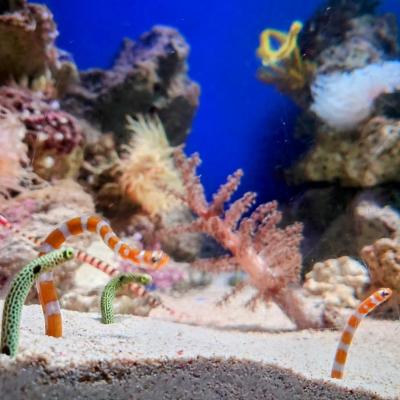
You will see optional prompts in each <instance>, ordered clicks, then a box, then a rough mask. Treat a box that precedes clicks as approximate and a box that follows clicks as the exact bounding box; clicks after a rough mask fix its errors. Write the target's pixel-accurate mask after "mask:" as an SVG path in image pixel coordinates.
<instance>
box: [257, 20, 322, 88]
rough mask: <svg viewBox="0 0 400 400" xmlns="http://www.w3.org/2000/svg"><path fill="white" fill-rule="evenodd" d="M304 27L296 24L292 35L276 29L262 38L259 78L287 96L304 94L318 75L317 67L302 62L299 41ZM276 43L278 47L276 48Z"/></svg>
mask: <svg viewBox="0 0 400 400" xmlns="http://www.w3.org/2000/svg"><path fill="white" fill-rule="evenodd" d="M302 27H303V24H302V23H301V22H300V21H294V22H293V23H292V25H291V27H290V29H289V32H288V33H285V32H282V31H278V30H276V29H266V30H264V31H263V32H262V33H261V35H260V46H259V48H258V49H257V55H258V57H260V58H261V61H262V65H263V66H262V67H261V68H260V69H259V71H258V77H259V78H260V79H261V80H262V81H264V82H267V83H274V84H276V85H277V86H278V88H279V89H280V90H282V91H283V92H285V91H287V92H289V93H290V92H297V91H300V90H302V89H303V88H304V87H305V86H306V85H307V83H308V82H309V80H310V79H311V76H312V74H313V71H314V67H313V64H311V63H310V62H307V61H304V60H303V59H302V56H301V53H300V49H299V46H298V43H297V37H298V35H299V33H300V31H301V29H302ZM274 42H277V43H278V47H277V48H275V47H274Z"/></svg>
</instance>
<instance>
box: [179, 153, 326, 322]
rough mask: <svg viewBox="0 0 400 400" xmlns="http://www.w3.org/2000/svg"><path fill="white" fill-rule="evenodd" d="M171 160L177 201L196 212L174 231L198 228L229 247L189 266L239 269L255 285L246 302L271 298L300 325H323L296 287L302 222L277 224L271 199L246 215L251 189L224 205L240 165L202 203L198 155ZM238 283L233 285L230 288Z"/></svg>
mask: <svg viewBox="0 0 400 400" xmlns="http://www.w3.org/2000/svg"><path fill="white" fill-rule="evenodd" d="M175 159H176V165H177V167H178V169H179V170H180V171H181V174H182V179H183V182H184V186H185V195H183V196H181V200H183V201H184V202H185V203H186V204H187V205H188V206H189V208H190V209H191V210H192V211H193V212H194V213H195V214H196V215H197V217H198V218H197V219H196V220H194V221H193V222H192V223H191V224H190V225H187V226H181V227H178V228H177V229H176V230H175V231H176V232H204V233H206V234H208V235H210V236H212V237H213V238H214V239H216V240H217V241H218V242H219V243H220V244H221V245H222V246H223V247H224V248H225V249H227V250H229V252H230V255H228V256H225V257H222V258H218V259H203V260H198V261H197V262H196V263H195V265H196V266H197V267H199V268H202V269H204V270H207V271H212V272H216V271H230V270H236V269H238V268H242V269H243V270H244V271H245V272H246V273H247V275H248V280H249V282H248V283H250V284H251V285H252V286H254V287H255V288H256V289H257V294H256V296H255V297H254V298H253V299H252V300H251V301H250V302H249V304H250V305H253V304H255V302H256V301H257V300H259V299H262V300H264V301H270V300H273V301H274V302H275V303H276V304H278V306H279V307H280V308H281V309H282V310H283V311H284V312H285V313H286V315H287V316H288V317H289V318H290V319H291V320H292V321H293V322H294V323H295V325H296V326H297V327H298V328H300V329H301V328H320V327H323V326H326V325H328V319H327V318H325V310H324V309H323V308H322V309H320V310H318V311H317V309H315V308H314V312H310V311H311V310H310V309H308V307H307V305H306V302H305V298H304V297H303V292H302V289H301V287H300V268H301V262H302V257H301V253H300V249H299V246H300V242H301V240H302V225H301V224H299V223H295V224H293V225H289V226H287V227H285V228H279V227H278V226H277V225H278V224H279V223H280V221H281V218H282V214H281V212H280V211H278V204H277V202H275V201H273V202H270V203H266V204H262V205H260V206H258V207H257V208H256V210H255V211H254V212H253V213H252V214H251V215H250V216H249V217H247V218H243V214H244V213H245V212H247V211H248V210H249V208H250V207H251V206H252V205H253V204H254V202H255V197H256V194H255V193H246V194H245V195H244V196H243V197H242V198H240V199H238V200H236V201H234V202H233V203H232V204H231V205H230V207H229V208H228V209H227V210H225V208H224V205H225V203H226V202H228V201H229V200H230V198H231V196H232V194H233V192H235V191H236V189H237V187H238V185H239V183H240V179H241V177H242V175H243V172H242V171H241V170H238V171H236V172H235V173H234V174H233V175H231V176H230V177H229V178H228V180H227V182H226V183H225V184H224V185H222V186H221V187H220V189H219V190H218V192H217V193H216V194H215V195H214V197H213V201H212V202H211V203H208V202H207V200H206V198H205V196H204V190H203V187H202V185H201V182H200V179H199V177H198V176H197V175H196V168H197V166H198V165H199V163H200V158H199V156H198V155H197V154H194V155H192V156H191V157H189V158H188V157H186V156H185V154H184V153H183V151H182V150H178V151H177V152H176V154H175ZM243 286H244V285H239V286H238V287H237V288H236V290H235V291H234V293H236V292H237V291H238V290H240V289H241V288H242V287H243ZM229 297H230V296H229V295H228V296H226V297H225V298H224V301H225V300H227V299H228V298H229Z"/></svg>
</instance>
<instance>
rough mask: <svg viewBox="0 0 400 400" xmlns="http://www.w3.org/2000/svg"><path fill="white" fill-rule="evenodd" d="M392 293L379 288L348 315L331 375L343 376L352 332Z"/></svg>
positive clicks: (334, 376)
mask: <svg viewBox="0 0 400 400" xmlns="http://www.w3.org/2000/svg"><path fill="white" fill-rule="evenodd" d="M391 295H392V290H391V289H388V288H383V289H379V290H377V291H376V292H374V293H372V294H371V295H370V296H369V297H367V298H366V299H365V300H364V301H363V302H362V303H360V304H359V305H358V307H357V308H356V310H355V311H354V312H353V314H352V315H351V316H350V317H349V319H348V321H347V323H346V326H345V327H344V329H343V332H342V336H341V337H340V342H339V345H338V347H337V350H336V355H335V361H334V362H333V367H332V372H331V377H332V378H336V379H342V378H343V371H344V365H345V363H346V359H347V353H348V351H349V347H350V344H351V342H352V340H353V336H354V333H355V331H356V329H357V327H358V325H360V322H361V320H362V319H363V318H364V317H365V316H366V315H367V314H368V313H370V312H371V311H372V310H374V309H375V308H376V307H378V306H379V305H380V304H382V303H383V302H385V301H386V300H388V299H389V298H390V296H391Z"/></svg>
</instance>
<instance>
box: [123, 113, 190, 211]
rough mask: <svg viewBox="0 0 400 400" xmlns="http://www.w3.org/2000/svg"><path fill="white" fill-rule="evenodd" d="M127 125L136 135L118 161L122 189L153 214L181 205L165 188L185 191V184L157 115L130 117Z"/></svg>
mask: <svg viewBox="0 0 400 400" xmlns="http://www.w3.org/2000/svg"><path fill="white" fill-rule="evenodd" d="M127 128H128V130H129V131H130V132H132V134H133V135H132V139H131V141H130V143H129V144H128V145H126V146H124V147H123V149H124V150H125V151H126V155H125V157H123V158H122V159H121V160H120V162H119V170H120V173H121V176H120V178H119V183H120V185H121V188H122V192H123V193H124V194H125V195H126V196H128V197H129V198H130V199H131V201H132V202H133V203H136V204H140V206H141V207H142V209H143V210H144V211H146V212H147V213H148V214H149V215H150V216H154V215H157V214H158V215H159V214H161V213H162V212H165V211H168V210H171V208H174V207H176V206H178V205H179V204H180V202H179V201H177V199H176V198H174V197H173V196H171V195H169V194H168V193H167V192H166V191H165V190H163V187H166V188H167V189H170V190H172V191H178V192H182V189H183V186H182V181H181V179H180V176H179V173H178V171H177V170H176V168H175V166H174V162H173V158H172V153H173V151H174V148H173V147H172V146H171V145H170V144H169V142H168V139H167V136H166V134H165V131H164V127H163V125H162V124H161V122H160V120H159V119H158V117H156V116H154V117H149V116H148V117H145V116H143V115H138V116H137V117H136V120H134V119H132V118H130V117H128V125H127Z"/></svg>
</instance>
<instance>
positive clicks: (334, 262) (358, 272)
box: [303, 256, 369, 308]
mask: <svg viewBox="0 0 400 400" xmlns="http://www.w3.org/2000/svg"><path fill="white" fill-rule="evenodd" d="M368 283H369V277H368V272H367V269H366V268H365V267H364V265H362V264H361V263H360V262H359V261H357V260H355V259H354V258H351V257H346V256H343V257H339V258H337V259H329V260H325V261H323V262H317V263H315V264H314V266H313V268H312V270H311V271H310V272H308V273H307V274H306V277H305V282H304V285H303V287H304V289H306V290H307V291H308V292H310V293H311V294H312V295H316V296H321V297H322V298H323V299H324V301H325V302H326V303H327V304H331V305H333V306H337V307H351V308H353V307H355V306H356V305H357V304H358V299H359V298H361V296H362V294H363V292H364V290H365V288H366V286H367V284H368Z"/></svg>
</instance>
